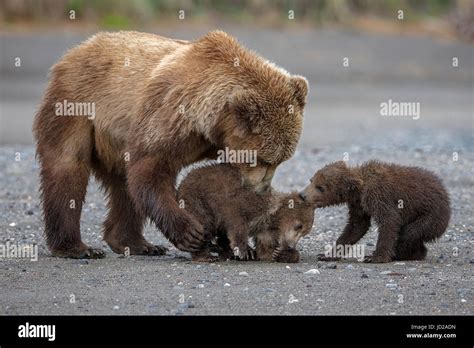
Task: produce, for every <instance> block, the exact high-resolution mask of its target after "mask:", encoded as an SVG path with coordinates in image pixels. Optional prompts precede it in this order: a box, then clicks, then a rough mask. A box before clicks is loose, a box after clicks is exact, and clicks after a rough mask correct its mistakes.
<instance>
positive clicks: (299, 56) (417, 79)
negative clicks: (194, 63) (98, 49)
mask: <svg viewBox="0 0 474 348" xmlns="http://www.w3.org/2000/svg"><path fill="white" fill-rule="evenodd" d="M0 4H1V7H0V58H1V61H0V77H1V79H0V89H1V90H0V93H1V94H0V144H4V145H5V144H31V143H32V135H31V123H32V119H33V116H34V113H35V110H36V108H37V106H38V103H39V101H40V99H41V97H42V93H43V92H44V89H45V86H46V82H47V76H48V70H49V68H50V67H51V66H52V65H53V64H54V62H56V61H57V60H58V59H59V58H60V57H61V56H62V54H64V52H65V51H66V50H67V49H69V48H71V47H73V46H75V45H76V44H78V43H80V42H81V41H82V40H84V39H85V38H87V37H88V36H90V35H92V34H94V33H96V32H97V31H100V30H111V31H113V30H139V31H147V32H152V33H156V34H159V35H163V36H168V37H173V38H179V39H186V40H193V39H196V38H198V37H200V36H201V35H204V34H205V33H206V32H208V31H209V30H213V29H223V30H225V31H227V32H229V33H230V34H232V35H234V36H235V37H237V38H238V39H239V40H240V41H241V42H242V43H243V44H244V45H246V46H247V47H249V48H251V49H254V50H256V51H257V52H258V53H260V54H261V55H263V56H264V57H266V58H268V59H269V60H271V61H274V62H275V63H277V64H278V65H281V66H283V67H284V68H286V69H287V70H289V71H290V72H291V73H295V74H301V75H304V76H306V77H307V78H308V80H309V82H310V88H311V90H310V94H309V98H308V106H307V109H306V114H305V126H304V133H303V136H302V140H301V146H305V147H310V148H319V147H324V146H328V145H334V144H350V145H353V144H368V145H370V146H378V145H380V144H381V143H383V142H387V141H394V139H396V141H397V142H398V143H399V144H400V146H402V145H403V146H406V147H411V146H412V145H416V141H417V139H420V138H422V137H424V138H425V139H428V140H430V139H435V138H436V137H437V138H439V137H443V139H450V140H452V141H453V142H454V143H456V142H460V143H464V144H467V145H469V146H470V145H472V142H471V141H472V134H473V133H472V131H473V117H472V116H473V95H472V83H473V70H474V69H473V61H474V60H473V44H472V42H473V38H474V0H452V1H449V0H386V1H378V0H332V1H330V0H314V1H312V0H300V1H296V0H295V1H289V0H276V1H270V0H228V1H218V0H196V1H190V0H176V1H172V0H134V1H133V0H132V1H126V0H96V1H86V0H0ZM455 61H456V63H454V62H455ZM344 63H346V64H344ZM389 99H392V100H393V101H400V102H419V103H420V105H421V117H420V119H419V120H413V119H411V118H406V117H405V118H396V117H394V118H387V117H382V116H381V115H380V103H382V102H386V101H387V100H389ZM434 135H435V136H436V137H435V138H433V136H434ZM437 138H436V139H437Z"/></svg>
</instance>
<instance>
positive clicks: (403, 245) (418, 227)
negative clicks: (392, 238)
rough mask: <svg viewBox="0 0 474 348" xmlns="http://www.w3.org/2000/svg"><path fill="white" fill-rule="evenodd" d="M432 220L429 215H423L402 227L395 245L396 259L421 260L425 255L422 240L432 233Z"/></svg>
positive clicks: (425, 250) (425, 251)
mask: <svg viewBox="0 0 474 348" xmlns="http://www.w3.org/2000/svg"><path fill="white" fill-rule="evenodd" d="M432 221H433V219H432V218H431V217H430V216H428V215H423V216H421V217H419V218H418V219H416V220H415V221H413V222H411V223H409V224H408V225H405V226H403V227H402V229H401V235H400V237H399V239H398V240H397V246H396V253H395V258H396V259H397V260H423V259H424V258H425V257H426V254H427V249H426V247H425V245H424V240H427V239H428V240H429V239H430V237H429V236H431V235H432V230H431V229H432V228H433V226H432Z"/></svg>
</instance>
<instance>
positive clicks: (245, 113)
mask: <svg viewBox="0 0 474 348" xmlns="http://www.w3.org/2000/svg"><path fill="white" fill-rule="evenodd" d="M307 92H308V85H307V81H306V79H304V78H303V77H299V76H288V77H286V76H284V77H283V76H279V80H278V82H275V88H267V89H264V88H262V89H259V90H258V91H257V90H256V89H239V90H237V91H236V92H235V93H234V94H233V95H232V96H231V98H230V102H229V104H228V112H229V114H228V116H229V117H228V118H227V123H228V126H227V127H225V128H227V132H226V133H225V135H224V141H223V142H224V146H226V147H228V148H229V149H238V150H248V151H252V152H253V153H254V154H255V155H256V156H255V160H254V162H253V163H242V162H240V163H238V166H239V167H240V170H241V173H242V177H243V178H244V185H247V186H249V187H253V188H254V189H255V190H256V191H257V192H262V191H265V190H266V189H268V188H269V187H270V184H271V180H272V178H273V174H274V172H275V169H276V167H277V166H278V165H279V164H280V163H282V162H283V161H286V160H287V159H289V158H290V157H291V156H292V155H293V154H294V152H295V149H296V145H297V144H298V140H299V138H300V135H301V130H302V125H303V108H304V106H305V98H306V94H307Z"/></svg>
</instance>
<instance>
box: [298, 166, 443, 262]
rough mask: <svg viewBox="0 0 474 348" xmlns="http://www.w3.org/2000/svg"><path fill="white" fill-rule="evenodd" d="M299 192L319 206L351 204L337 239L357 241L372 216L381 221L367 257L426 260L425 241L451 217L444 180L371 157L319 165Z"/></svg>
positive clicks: (440, 231) (385, 259)
mask: <svg viewBox="0 0 474 348" xmlns="http://www.w3.org/2000/svg"><path fill="white" fill-rule="evenodd" d="M301 196H302V197H303V198H304V199H305V200H306V201H307V202H310V203H313V204H315V205H316V207H320V208H321V207H327V206H330V205H336V204H343V203H347V205H348V206H349V220H348V222H347V225H346V227H345V228H344V231H343V233H342V234H341V236H340V237H339V238H338V240H337V242H336V244H341V245H342V244H355V243H357V241H359V240H360V239H361V238H362V237H363V236H364V235H365V233H366V232H367V230H368V229H369V227H370V221H371V219H373V220H374V222H375V223H376V224H377V226H378V231H379V237H378V241H377V245H376V248H375V252H374V254H373V256H372V257H371V258H369V259H368V261H370V260H371V261H372V262H390V261H392V260H423V259H424V258H425V256H426V253H427V250H426V247H425V244H424V243H425V242H430V241H433V240H435V239H437V238H439V237H440V236H441V235H442V234H443V233H444V231H445V230H446V227H447V226H448V222H449V218H450V216H451V209H450V207H449V196H448V193H447V192H446V189H445V188H444V186H443V184H442V182H441V180H440V179H439V178H438V177H437V176H436V175H434V174H433V173H431V172H429V171H427V170H425V169H422V168H417V167H405V166H400V165H396V164H390V163H383V162H379V161H375V160H373V161H369V162H367V163H365V164H362V165H361V166H358V167H352V168H351V167H348V166H347V165H346V163H345V162H343V161H340V162H336V163H332V164H329V165H327V166H325V167H324V168H322V169H320V170H318V171H317V172H316V174H315V175H314V176H313V178H312V179H311V184H310V185H309V186H307V187H306V189H305V190H304V191H303V192H302V193H301Z"/></svg>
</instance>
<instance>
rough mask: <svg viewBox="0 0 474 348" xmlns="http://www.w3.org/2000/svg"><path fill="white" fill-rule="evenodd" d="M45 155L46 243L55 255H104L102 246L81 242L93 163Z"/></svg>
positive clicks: (43, 199)
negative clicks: (83, 208)
mask: <svg viewBox="0 0 474 348" xmlns="http://www.w3.org/2000/svg"><path fill="white" fill-rule="evenodd" d="M40 157H41V195H42V201H43V211H44V220H45V234H46V242H47V244H48V247H49V249H50V250H51V253H52V255H53V256H58V257H70V258H93V259H96V258H103V257H105V254H104V252H103V251H102V250H100V249H92V248H89V247H88V246H87V245H85V244H84V243H83V242H82V241H81V232H80V218H81V210H82V205H83V203H84V198H85V195H86V190H87V184H88V181H89V173H90V169H89V166H88V165H87V164H86V163H84V162H82V161H77V160H72V159H71V160H65V159H64V158H63V159H59V160H58V161H55V159H53V158H52V157H48V156H45V157H42V156H41V153H40Z"/></svg>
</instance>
